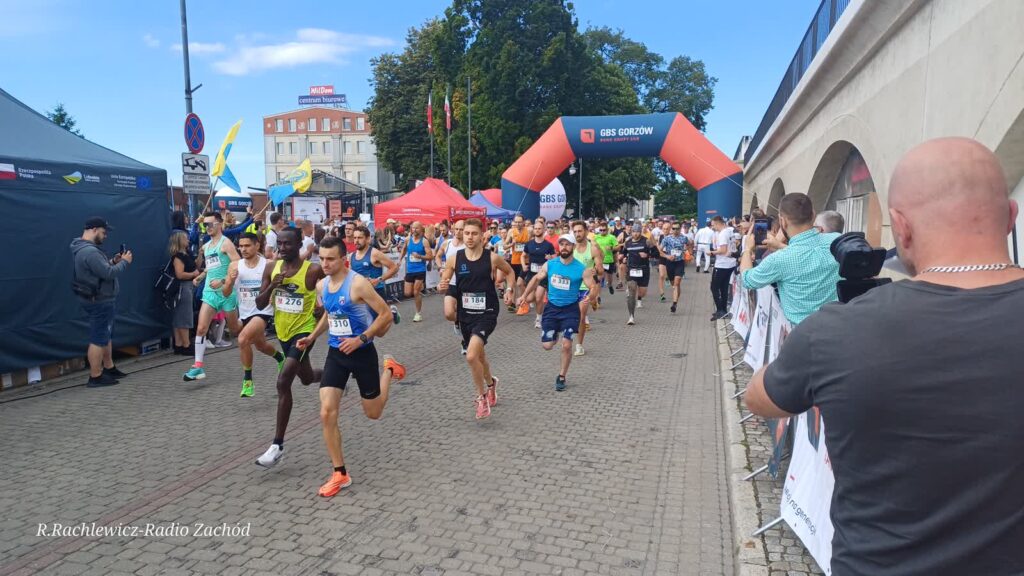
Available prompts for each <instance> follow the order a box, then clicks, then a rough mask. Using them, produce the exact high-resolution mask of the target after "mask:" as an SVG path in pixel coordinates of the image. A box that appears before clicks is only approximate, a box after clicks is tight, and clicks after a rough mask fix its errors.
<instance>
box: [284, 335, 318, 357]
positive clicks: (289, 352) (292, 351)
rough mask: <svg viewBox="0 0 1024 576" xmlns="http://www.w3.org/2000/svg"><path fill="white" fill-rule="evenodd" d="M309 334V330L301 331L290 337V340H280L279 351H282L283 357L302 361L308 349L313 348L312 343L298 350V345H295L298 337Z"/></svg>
mask: <svg viewBox="0 0 1024 576" xmlns="http://www.w3.org/2000/svg"><path fill="white" fill-rule="evenodd" d="M306 336H309V332H301V333H299V334H296V335H295V336H293V337H292V339H291V340H281V352H284V356H285V358H292V359H294V360H298V361H299V362H302V359H303V358H305V357H307V356H308V355H309V351H310V350H312V349H313V344H316V343H315V342H314V343H313V344H310V345H309V347H307V348H306V349H305V350H299V347H298V346H296V345H295V343H296V342H298V341H299V339H300V338H305V337H306Z"/></svg>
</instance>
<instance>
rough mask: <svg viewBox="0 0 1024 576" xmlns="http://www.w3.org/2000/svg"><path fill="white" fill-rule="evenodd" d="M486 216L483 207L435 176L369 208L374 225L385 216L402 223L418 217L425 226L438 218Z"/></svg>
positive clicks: (380, 223) (382, 220) (438, 219)
mask: <svg viewBox="0 0 1024 576" xmlns="http://www.w3.org/2000/svg"><path fill="white" fill-rule="evenodd" d="M486 216H487V210H486V209H484V208H481V207H479V206H474V205H473V204H470V203H469V200H466V199H465V198H463V197H462V194H459V193H458V192H457V191H456V190H455V189H454V188H452V187H451V186H449V185H448V184H446V183H445V182H444V181H443V180H438V179H437V178H427V179H426V180H424V181H423V184H420V185H419V186H417V187H416V188H414V189H412V190H411V191H409V192H406V193H405V194H403V195H402V196H400V197H398V198H395V199H394V200H390V201H388V202H381V203H380V204H377V205H376V206H374V208H373V221H374V223H375V224H376V225H377V226H381V225H383V222H385V221H387V219H388V218H394V219H395V220H398V221H399V222H400V223H402V224H408V223H409V222H412V221H413V220H419V221H420V222H422V223H423V224H424V225H428V224H437V223H438V222H440V221H442V220H448V221H449V222H451V221H452V220H462V219H463V218H486Z"/></svg>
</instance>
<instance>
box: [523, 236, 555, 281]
mask: <svg viewBox="0 0 1024 576" xmlns="http://www.w3.org/2000/svg"><path fill="white" fill-rule="evenodd" d="M525 252H526V256H527V258H529V260H530V267H529V268H527V270H528V271H530V272H533V273H536V271H535V270H534V268H533V265H534V264H536V265H537V270H539V269H540V267H541V266H543V265H544V263H545V262H547V257H548V256H551V255H554V254H555V247H554V246H552V245H551V242H548V241H547V240H545V239H543V238H541V240H540V242H537V240H536V238H531V239H530V241H529V242H527V243H526V250H525ZM523 264H524V265H526V262H523Z"/></svg>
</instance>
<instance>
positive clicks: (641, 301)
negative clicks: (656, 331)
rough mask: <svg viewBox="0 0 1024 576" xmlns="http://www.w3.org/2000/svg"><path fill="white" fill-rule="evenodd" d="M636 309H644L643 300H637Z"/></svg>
mask: <svg viewBox="0 0 1024 576" xmlns="http://www.w3.org/2000/svg"><path fill="white" fill-rule="evenodd" d="M636 307H637V308H643V307H644V301H643V300H637V301H636Z"/></svg>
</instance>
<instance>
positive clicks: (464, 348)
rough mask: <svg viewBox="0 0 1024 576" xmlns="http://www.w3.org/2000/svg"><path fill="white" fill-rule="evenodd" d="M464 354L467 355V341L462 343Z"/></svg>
mask: <svg viewBox="0 0 1024 576" xmlns="http://www.w3.org/2000/svg"><path fill="white" fill-rule="evenodd" d="M462 355H463V356H465V355H466V343H465V342H463V343H462Z"/></svg>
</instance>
